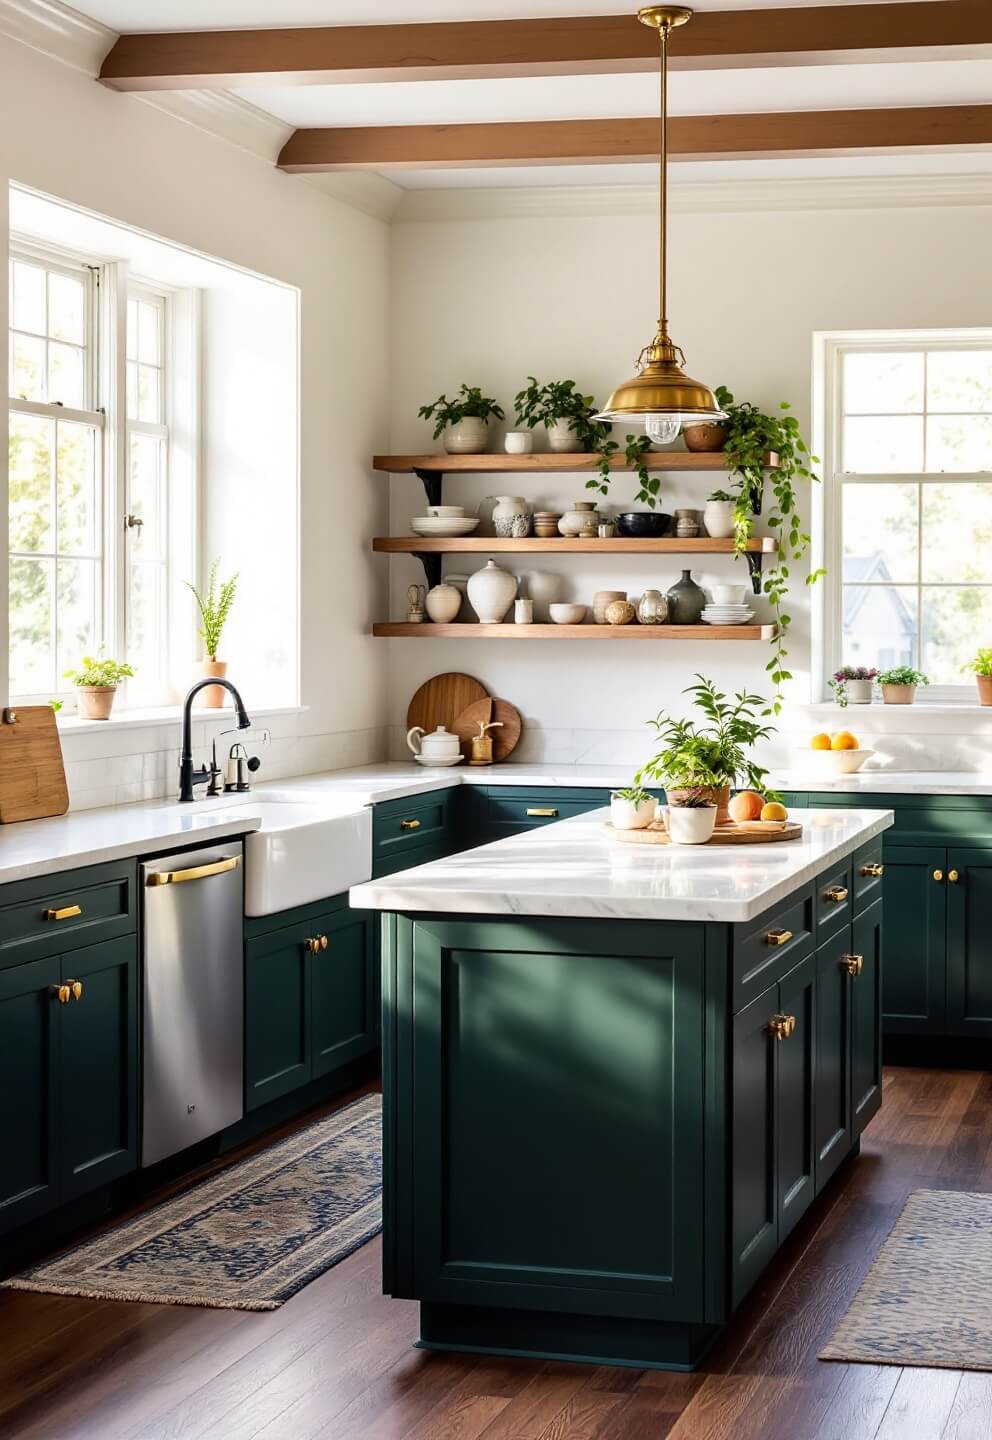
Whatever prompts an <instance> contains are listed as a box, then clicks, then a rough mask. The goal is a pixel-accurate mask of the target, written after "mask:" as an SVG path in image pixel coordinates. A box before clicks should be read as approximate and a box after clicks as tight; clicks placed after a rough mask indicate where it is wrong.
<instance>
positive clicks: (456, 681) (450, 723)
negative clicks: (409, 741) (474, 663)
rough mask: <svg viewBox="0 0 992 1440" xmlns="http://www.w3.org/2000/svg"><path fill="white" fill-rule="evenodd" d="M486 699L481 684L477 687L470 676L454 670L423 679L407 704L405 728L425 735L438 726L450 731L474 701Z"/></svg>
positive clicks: (475, 681) (486, 693)
mask: <svg viewBox="0 0 992 1440" xmlns="http://www.w3.org/2000/svg"><path fill="white" fill-rule="evenodd" d="M488 696H489V692H488V691H487V690H486V687H485V685H480V684H479V682H478V680H473V679H472V677H471V675H461V674H459V673H458V672H457V671H450V672H448V673H447V674H444V675H435V676H434V677H433V679H431V680H425V682H424V683H423V685H421V687H420V689H419V690H418V691H417V693H416V694H415V695H414V697H413V699H412V700H411V701H410V706H409V709H408V710H407V712H406V728H407V730H412V729H413V728H414V726H419V727H420V729H421V730H423V731H424V732H425V733H426V734H428V735H429V734H430V733H431V731H432V730H436V729H437V727H438V726H439V725H443V726H444V728H445V729H446V730H452V729H453V727H454V724H455V721H456V720H457V719H458V716H459V715H460V714H461V713H462V711H463V710H466V709H468V707H469V705H472V704H474V703H475V701H476V700H486V699H488Z"/></svg>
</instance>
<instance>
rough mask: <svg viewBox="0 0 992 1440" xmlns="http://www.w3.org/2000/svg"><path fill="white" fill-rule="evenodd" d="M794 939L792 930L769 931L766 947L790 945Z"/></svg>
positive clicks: (766, 937)
mask: <svg viewBox="0 0 992 1440" xmlns="http://www.w3.org/2000/svg"><path fill="white" fill-rule="evenodd" d="M791 939H792V931H791V930H769V932H768V934H767V935H766V936H765V944H766V945H788V943H789V941H790V940H791Z"/></svg>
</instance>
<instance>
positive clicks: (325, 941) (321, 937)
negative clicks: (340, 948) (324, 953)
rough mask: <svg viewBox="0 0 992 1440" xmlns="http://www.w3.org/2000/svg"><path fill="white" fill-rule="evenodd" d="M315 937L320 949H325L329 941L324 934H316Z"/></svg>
mask: <svg viewBox="0 0 992 1440" xmlns="http://www.w3.org/2000/svg"><path fill="white" fill-rule="evenodd" d="M317 939H318V942H319V944H320V948H321V950H326V949H327V947H328V945H329V944H330V943H331V942H330V941H329V940H328V938H327V936H326V935H318V936H317Z"/></svg>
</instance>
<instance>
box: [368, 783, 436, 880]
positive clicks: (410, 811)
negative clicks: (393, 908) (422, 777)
mask: <svg viewBox="0 0 992 1440" xmlns="http://www.w3.org/2000/svg"><path fill="white" fill-rule="evenodd" d="M450 804H451V792H450V791H448V790H438V791H437V792H436V793H435V794H433V795H418V796H417V797H416V799H415V800H410V801H405V800H391V801H389V802H388V803H387V804H385V805H377V806H376V807H375V809H374V810H373V811H372V864H373V866H374V867H375V870H376V872H377V873H383V872H382V871H381V870H380V866H381V865H382V864H383V863H385V864H387V865H389V866H390V867H391V868H392V869H400V868H402V867H403V866H406V865H416V863H417V860H416V856H415V854H414V852H415V851H416V850H417V849H419V847H420V846H422V845H436V844H438V843H440V842H443V841H444V840H446V838H447V830H448V815H449V810H450ZM407 856H409V859H407V858H406V857H407ZM384 873H386V874H388V873H389V871H388V870H387V871H386V872H384Z"/></svg>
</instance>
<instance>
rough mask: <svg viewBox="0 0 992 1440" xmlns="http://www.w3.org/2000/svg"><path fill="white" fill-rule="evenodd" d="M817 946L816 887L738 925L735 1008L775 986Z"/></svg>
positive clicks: (735, 932) (735, 959)
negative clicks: (814, 932) (746, 923)
mask: <svg viewBox="0 0 992 1440" xmlns="http://www.w3.org/2000/svg"><path fill="white" fill-rule="evenodd" d="M812 948H813V887H812V885H807V886H806V887H805V889H803V890H798V891H797V892H796V894H795V895H791V896H790V897H789V899H788V900H787V901H786V902H785V904H784V905H782V906H778V907H776V908H775V909H773V910H766V911H765V913H764V915H761V916H759V917H758V919H757V920H752V921H751V923H750V924H748V925H735V926H734V969H733V977H734V978H733V1008H734V1013H735V1014H736V1013H737V1011H739V1010H741V1009H743V1007H744V1006H745V1005H747V1004H749V1003H750V1002H751V1000H753V999H754V998H755V997H756V996H758V995H760V994H761V993H762V991H763V990H767V989H768V986H769V985H774V984H775V982H776V981H778V980H780V979H781V978H782V976H783V975H785V974H786V973H787V971H789V970H791V969H792V967H793V966H794V965H796V964H798V962H799V961H800V960H802V959H803V958H804V957H805V956H806V955H807V954H808V953H809V952H810V951H811V950H812Z"/></svg>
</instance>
